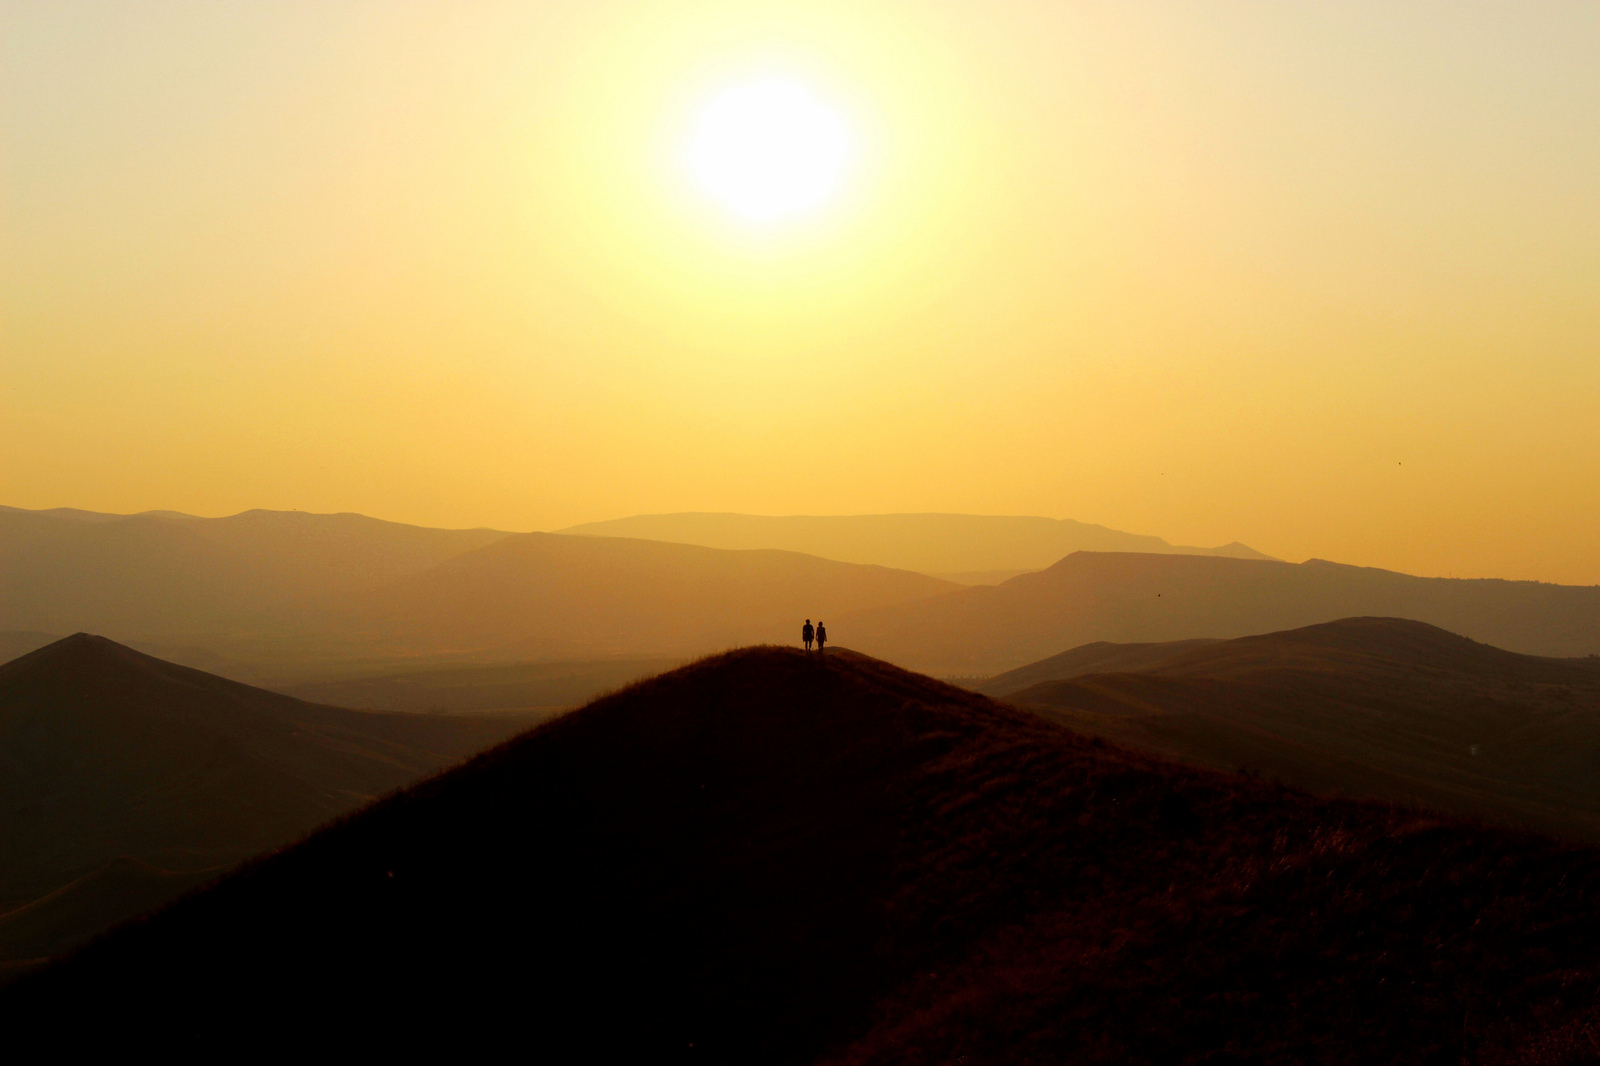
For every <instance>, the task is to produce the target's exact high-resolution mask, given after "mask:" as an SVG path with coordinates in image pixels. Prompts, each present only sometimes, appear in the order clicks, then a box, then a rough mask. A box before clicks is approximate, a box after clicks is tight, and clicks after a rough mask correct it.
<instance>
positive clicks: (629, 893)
mask: <svg viewBox="0 0 1600 1066" xmlns="http://www.w3.org/2000/svg"><path fill="white" fill-rule="evenodd" d="M1596 886H1600V854H1597V853H1596V852H1594V851H1590V850H1587V849H1568V848H1563V847H1561V846H1558V845H1556V844H1553V843H1551V842H1549V841H1547V840H1544V839H1541V838H1538V837H1534V836H1529V835H1522V834H1517V833H1514V832H1510V831H1503V830H1492V829H1484V828H1479V827H1474V826H1472V825H1468V824H1463V823H1454V822H1449V821H1440V820H1437V819H1430V818H1421V817H1418V816H1416V815H1413V814H1410V813H1407V812H1405V811H1402V810H1396V809H1391V808H1387V807H1381V806H1376V805H1365V804H1359V803H1353V802H1346V801H1331V800H1321V799H1314V798H1311V797H1309V796H1306V795H1303V794H1301V793H1297V792H1294V791H1292V790H1287V789H1283V788H1280V787H1276V786H1272V785H1269V784H1266V783H1262V782H1259V781H1254V780H1249V779H1245V778H1239V777H1233V776H1228V775H1221V774H1215V773H1210V772H1206V771H1201V770H1191V769H1185V768H1181V767H1177V766H1174V765H1171V764H1167V763H1162V762H1158V761H1154V760H1150V759H1147V758H1145V757H1142V756H1138V755H1134V754H1131V753H1127V752H1123V751H1120V750H1118V749H1115V748H1111V747H1107V746H1104V745H1101V744H1097V743H1095V742H1092V741H1090V740H1089V739H1087V738H1082V737H1079V736H1077V735H1074V734H1072V733H1070V732H1068V731H1066V730H1064V729H1061V728H1060V727H1058V726H1056V725H1054V724H1052V723H1050V722H1048V721H1046V720H1044V719H1042V718H1038V717H1035V716H1033V715H1029V714H1025V713H1023V712H1021V711H1018V710H1015V709H1012V708H1008V707H1006V706H1004V705H1000V704H996V703H993V702H991V701H989V700H988V699H986V698H984V697H981V696H977V695H974V694H971V693H967V692H963V691H961V690H958V689H954V688H951V687H948V686H945V685H941V684H939V683H937V682H934V681H931V680H930V679H928V678H924V677H918V676H915V675H911V674H907V673H905V672H903V671H900V670H898V669H895V668H893V667H890V666H888V665H887V664H884V663H880V662H876V661H873V660H869V659H865V658H862V657H859V656H853V655H849V654H848V653H839V654H836V655H834V656H832V657H831V658H829V659H828V660H827V661H826V662H820V661H818V660H816V659H812V658H807V657H805V656H804V655H802V654H801V653H799V652H798V651H793V650H782V649H751V650H746V651H740V652H735V653H730V654H728V655H724V656H721V657H718V658H715V659H710V660H706V661H704V662H700V663H697V664H694V665H691V666H688V667H685V668H683V669H680V670H678V671H675V672H673V673H671V674H667V675H663V676H661V677H658V678H655V679H652V680H650V681H646V682H643V683H641V684H639V685H638V686H636V687H634V688H632V689H630V690H627V691H624V692H622V693H619V694H617V695H614V696H611V697H608V698H606V699H603V700H600V701H598V702H596V703H595V704H593V705H591V706H589V707H588V708H586V709H584V710H581V711H578V712H576V713H574V714H572V715H569V716H567V717H565V718H562V719H558V720H557V721H555V722H553V723H550V724H549V725H546V726H543V727H541V728H539V729H538V730H536V731H533V732H531V733H528V734H525V735H523V736H520V737H518V738H516V739H514V740H512V741H510V742H508V743H507V744H505V745H503V746H502V747H500V748H498V749H496V750H495V751H493V752H490V753H487V754H485V755H483V756H480V757H479V758H477V759H475V760H473V761H472V762H471V763H469V764H467V765H465V766H463V767H461V768H459V769H456V770H454V771H451V772H449V773H447V774H445V775H443V776H441V777H438V778H435V779H433V780H431V781H429V782H426V783H424V784H422V785H419V786H416V787H414V788H411V789H409V790H407V791H405V792H403V793H400V794H398V795H396V796H394V797H391V798H389V799H387V800H385V801H383V802H381V803H379V804H377V805H375V806H372V807H369V808H367V809H365V810H363V811H361V812H359V813H358V814H355V815H353V816H351V817H349V818H347V819H346V820H344V821H342V822H340V823H338V824H336V825H334V826H331V827H328V828H326V829H324V830H322V831H321V832H319V833H318V834H316V835H315V836H313V837H311V838H310V839H308V840H307V841H305V842H303V843H301V844H299V845H297V846H296V847H294V848H292V849H290V850H288V851H285V852H282V853H279V854H277V855H274V856H271V857H268V858H265V859H263V860H261V861H258V862H255V863H253V864H251V865H249V866H248V867H246V868H244V869H243V870H241V871H240V872H238V873H236V874H234V875H232V876H230V877H229V878H227V879H226V880H224V881H223V882H221V883H220V884H218V885H216V886H214V887H212V888H211V889H208V890H207V891H205V892H204V893H202V894H200V895H197V896H194V897H191V898H189V899H187V900H185V901H183V902H181V903H179V904H178V905H176V906H174V907H172V908H170V909H168V910H166V911H164V912H162V913H160V914H158V915H156V916H154V917H152V918H150V919H148V920H146V921H144V922H141V923H139V924H137V925H134V926H131V927H127V928H124V929H122V930H120V931H118V932H116V933H114V934H112V935H111V936H109V937H108V938H106V939H104V940H102V941H99V942H97V943H96V944H94V945H92V946H90V947H89V948H88V949H86V950H85V951H83V952H82V953H80V954H79V955H77V956H76V957H74V958H72V959H70V960H68V961H66V962H65V963H63V964H60V965H57V966H55V967H53V968H51V969H49V970H47V971H44V972H42V973H39V974H36V975H34V976H32V977H30V978H25V979H24V980H23V981H21V982H19V983H18V984H16V985H14V986H13V987H12V988H11V989H10V990H8V991H7V992H6V993H4V994H3V995H0V1025H3V1026H4V1027H5V1031H6V1032H7V1034H8V1039H9V1040H11V1041H30V1040H38V1039H40V1038H41V1036H43V1035H48V1036H49V1038H50V1039H51V1040H52V1043H53V1046H54V1047H55V1048H58V1049H60V1052H61V1053H71V1052H73V1051H79V1050H82V1048H83V1047H85V1046H92V1045H98V1046H100V1047H102V1048H126V1047H140V1046H152V1045H155V1044H159V1046H161V1047H162V1048H164V1049H166V1050H167V1051H168V1052H169V1053H171V1052H172V1051H174V1050H176V1049H179V1048H184V1049H185V1050H187V1049H190V1048H192V1049H197V1050H199V1051H201V1053H212V1052H214V1051H215V1049H217V1048H219V1047H230V1048H231V1047H237V1046H240V1042H241V1041H248V1042H249V1044H250V1046H251V1047H252V1048H260V1047H263V1046H267V1045H278V1046H281V1047H283V1048H286V1049H287V1048H297V1049H304V1048H306V1047H317V1048H320V1049H343V1048H351V1049H360V1052H361V1054H362V1055H363V1056H364V1057H367V1058H373V1057H377V1056H380V1055H390V1054H405V1055H407V1056H408V1057H414V1056H416V1055H419V1054H424V1053H428V1052H429V1051H433V1052H440V1051H443V1052H446V1053H449V1054H450V1055H451V1056H452V1057H456V1058H460V1057H472V1056H475V1055H483V1054H487V1053H489V1052H490V1051H497V1052H498V1051H500V1050H501V1049H505V1048H515V1049H516V1053H517V1054H519V1055H525V1056H527V1057H530V1058H533V1059H535V1060H539V1061H549V1062H652V1063H655V1062H689V1061H707V1062H730V1063H786V1062H811V1061H825V1062H831V1063H841V1064H843V1063H851V1064H856V1063H885V1064H887V1063H894V1064H900V1063H919V1062H927V1063H932V1062H952V1063H954V1062H970V1063H979V1062H981V1063H986V1064H987V1063H1038V1062H1075V1063H1179V1062H1193V1063H1200V1062H1208V1063H1221V1062H1272V1063H1301V1062H1329V1063H1356V1062H1385V1063H1433V1062H1438V1063H1459V1062H1463V1061H1465V1062H1530V1061H1537V1062H1548V1063H1554V1062H1567V1061H1573V1062H1575V1061H1579V1059H1578V1057H1577V1055H1576V1054H1575V1052H1576V1051H1577V1050H1578V1049H1580V1048H1582V1047H1585V1046H1587V1045H1585V1044H1584V1043H1583V1041H1585V1040H1588V1039H1589V1038H1590V1036H1591V1034H1593V1033H1594V1031H1595V1030H1594V1028H1593V1027H1592V1026H1593V1022H1594V1020H1595V1011H1596V1006H1595V1003H1596V996H1597V993H1600V912H1597V909H1596V907H1595V906H1594V902H1595V901H1594V893H1595V891H1596ZM85 1020H87V1024H86V1023H85ZM189 1053H193V1052H189ZM1564 1055H1565V1057H1563V1056H1564Z"/></svg>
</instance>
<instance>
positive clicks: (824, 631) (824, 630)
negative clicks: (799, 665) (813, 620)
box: [817, 619, 828, 655]
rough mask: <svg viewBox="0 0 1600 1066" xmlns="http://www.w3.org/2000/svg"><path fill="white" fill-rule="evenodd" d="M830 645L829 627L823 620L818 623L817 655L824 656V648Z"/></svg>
mask: <svg viewBox="0 0 1600 1066" xmlns="http://www.w3.org/2000/svg"><path fill="white" fill-rule="evenodd" d="M826 643H828V627H827V626H825V625H823V624H822V622H821V620H820V619H819V620H818V621H817V654H818V655H821V654H822V646H823V645H824V644H826Z"/></svg>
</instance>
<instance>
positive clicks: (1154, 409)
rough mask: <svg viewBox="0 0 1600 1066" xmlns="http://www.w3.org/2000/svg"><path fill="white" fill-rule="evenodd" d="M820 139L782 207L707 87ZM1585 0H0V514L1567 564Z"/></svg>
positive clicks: (1598, 112)
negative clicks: (786, 95) (733, 172)
mask: <svg viewBox="0 0 1600 1066" xmlns="http://www.w3.org/2000/svg"><path fill="white" fill-rule="evenodd" d="M773 77H777V78H782V79H786V80H787V81H788V82H789V83H792V84H797V85H802V86H804V87H805V88H806V91H807V92H809V93H811V94H813V96H814V98H815V99H816V100H818V101H822V102H823V104H825V105H826V107H827V108H828V109H830V111H831V112H832V113H836V114H837V115H839V116H840V122H841V123H843V125H844V126H846V127H848V130H849V131H850V136H851V144H852V153H853V154H852V155H851V161H850V165H849V167H848V169H847V171H846V172H845V173H844V174H843V176H842V177H841V178H840V181H839V185H838V188H837V190H836V192H835V194H834V195H833V197H832V198H831V199H830V200H828V201H827V202H825V203H823V204H822V205H820V206H818V207H816V208H815V209H813V210H812V211H811V212H809V213H806V214H803V215H802V216H798V217H796V218H792V219H789V220H786V221H784V222H782V223H781V224H775V225H754V224H751V223H750V222H749V221H748V220H746V219H742V218H739V217H737V216H735V215H731V214H729V213H728V212H727V211H725V210H723V209H722V207H721V206H720V205H718V204H717V203H716V202H714V201H711V200H708V199H707V198H706V197H705V195H704V194H703V193H702V191H701V190H700V189H698V188H697V187H696V186H695V185H694V184H693V182H692V181H691V180H689V177H688V175H687V174H686V171H685V169H684V166H683V165H682V155H683V144H684V142H685V141H686V139H687V138H688V137H689V136H690V134H691V131H692V130H693V129H694V128H695V127H694V123H695V122H696V117H697V116H698V115H700V114H702V113H703V110H704V108H705V107H706V104H707V101H708V100H712V99H715V98H716V97H717V94H718V93H719V92H721V91H723V90H724V89H725V88H726V87H727V86H729V85H739V84H746V83H749V82H750V81H751V80H752V79H761V78H773ZM1596 116H1600V5H1595V4H1592V3H1572V4H1556V3H1549V4H1545V3H1527V2H1518V3H1474V4H1460V3H1454V2H1450V3H1445V2H1419V3H1407V4H1394V3H1392V2H1382V3H1358V2H1346V3H1340V4H1312V3H1304V4H1289V3H1265V2H1263V3H1250V4H1245V3H1227V2H1220V3H1198V2H1195V3H1186V4H1159V3H1147V4H1139V5H1131V4H1120V3H1116V4H1113V3H1102V4H1070V3H1030V4H1022V3H1002V2H988V0H986V2H977V0H964V2H953V0H946V2H942V3H940V2H921V3H877V2H873V0H852V2H848V3H826V2H794V3H781V2H780V3H771V4H751V3H747V2H740V3H731V2H730V3H717V2H700V0H682V2H674V3H670V4H669V3H653V4H643V3H607V2H600V0H585V2H583V3H561V4H554V3H551V4H529V3H517V4H512V3H436V4H406V3H399V2H393V0H386V2H383V3H359V2H340V3H326V2H322V0H318V2H287V0H285V2H270V3H269V2H266V0H262V2H259V3H243V2H240V3H228V4H218V3H210V2H201V0H193V2H188V3H169V2H162V0H146V2H141V3H138V4H127V3H121V2H107V3H88V2H60V3H47V2H43V0H31V2H15V0H12V2H5V3H0V503H7V504H11V505H13V506H21V507H51V506H76V507H86V508H92V509H96V510H112V511H134V510H142V509H147V508H171V509H176V510H183V511H189V512H193V513H198V514H225V513H231V512H234V511H238V510H243V509H245V508H249V507H270V508H284V509H287V508H300V509H303V510H318V511H341V510H353V511H361V512H364V513H367V514H372V515H376V516H379V517H384V518H392V519H398V520H403V521H412V522H418V523H423V524H428V525H449V526H474V525H492V526H498V527H501V528H508V529H549V528H556V527H560V526H564V525H567V524H571V523H575V522H580V521H586V520H592V519H600V518H608V517H615V516H619V515H624V514H631V513H637V512H652V511H675V510H731V511H747V512H756V513H777V514H782V513H862V512H886V511H964V512H974V513H997V514H1043V515H1052V516H1056V517H1070V518H1076V519H1079V520H1081V521H1088V522H1100V523H1104V524H1106V525H1110V526H1113V527H1117V528H1121V529H1127V530H1131V531H1135V532H1141V533H1155V534H1158V535H1160V536H1164V537H1167V538H1168V539H1170V540H1173V541H1175V542H1181V543H1200V544H1216V543H1222V542H1225V541H1231V540H1235V539H1237V540H1242V541H1245V542H1246V543H1248V544H1250V545H1252V546H1254V547H1256V548H1258V549H1260V550H1262V551H1266V552H1270V553H1272V554H1274V555H1278V556H1281V557H1284V558H1289V559H1296V560H1298V559H1303V558H1306V557H1310V556H1320V557H1323V558H1331V559H1336V560H1339V561H1342V562H1351V563H1362V564H1369V565H1375V566H1384V567H1389V568H1394V569H1400V570H1406V571H1410V572H1413V573H1421V574H1430V575H1433V574H1440V575H1443V574H1455V575H1458V576H1503V577H1519V578H1539V579H1543V580H1551V581H1562V582H1576V583H1585V584H1589V583H1600V125H1597V117H1596Z"/></svg>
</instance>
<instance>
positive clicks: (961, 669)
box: [828, 552, 1600, 675]
mask: <svg viewBox="0 0 1600 1066" xmlns="http://www.w3.org/2000/svg"><path fill="white" fill-rule="evenodd" d="M1357 615H1378V616H1386V617H1391V618H1415V619H1417V620H1419V621H1423V622H1427V623H1429V624H1431V625H1436V626H1441V627H1443V628H1445V629H1448V630H1450V631H1451V632H1453V633H1463V634H1465V635H1467V636H1469V637H1471V638H1472V639H1474V640H1481V641H1485V642H1487V643H1490V644H1493V645H1495V646H1496V647H1500V648H1510V649H1511V650H1513V651H1520V652H1525V653H1527V654H1530V655H1568V656H1570V655H1589V654H1593V653H1600V585H1591V586H1578V585H1546V584H1542V583H1540V582H1536V581H1499V580H1471V581H1469V580H1461V579H1454V578H1429V577H1412V576H1410V575H1409V574H1397V573H1393V572H1392V571H1388V570H1377V569H1373V568H1371V567H1362V566H1344V565H1341V564H1339V563H1329V562H1323V561H1322V560H1320V559H1313V560H1311V561H1310V562H1305V563H1282V562H1277V561H1274V560H1261V559H1218V558H1206V557H1204V556H1198V555H1150V554H1135V553H1124V552H1077V553H1074V554H1072V555H1069V556H1067V557H1066V558H1065V559H1062V560H1061V561H1060V562H1058V563H1056V564H1055V565H1054V566H1052V567H1050V568H1049V569H1048V570H1042V571H1040V572H1039V573H1037V574H1024V575H1022V576H1021V577H1016V578H1012V579H1011V580H1010V581H1007V582H1005V583H1003V584H1001V585H998V586H994V587H986V588H968V589H961V590H960V591H957V592H952V593H948V594H946V595H944V596H940V597H937V598H935V599H932V600H928V601H926V602H925V603H916V604H908V605H901V606H884V607H878V608H873V609H871V610H864V611H861V612H858V613H855V614H852V615H849V616H846V617H839V618H835V617H830V618H828V623H829V631H830V632H831V633H833V634H834V635H835V636H836V637H837V639H838V640H839V641H840V642H841V643H844V644H848V645H849V646H850V647H852V648H860V649H861V650H863V651H866V652H870V653H872V654H873V655H879V656H882V657H883V658H885V659H889V660H891V661H893V662H896V663H900V664H901V665H903V666H907V667H911V668H913V669H919V670H927V671H929V672H931V673H938V674H942V675H973V674H994V673H999V672H1000V671H1003V670H1012V669H1015V668H1017V667H1019V666H1022V665H1024V664H1026V663H1031V662H1036V661H1038V660H1040V659H1042V658H1044V657H1045V656H1047V655H1053V654H1055V653H1057V652H1059V651H1060V650H1061V649H1062V648H1072V647H1076V646H1078V645H1081V644H1088V643H1090V642H1091V641H1102V640H1103V641H1116V642H1119V643H1126V642H1135V641H1137V642H1157V641H1171V640H1190V639H1194V638H1200V637H1214V638H1216V637H1220V638H1229V637H1242V636H1246V635H1248V634H1251V633H1270V632H1273V631H1274V630H1280V629H1293V628H1295V627H1297V626H1307V625H1315V624H1316V623H1318V622H1332V621H1334V620H1336V619H1339V618H1350V617H1353V616H1357Z"/></svg>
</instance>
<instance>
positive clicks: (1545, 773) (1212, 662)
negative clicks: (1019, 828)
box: [989, 618, 1600, 843]
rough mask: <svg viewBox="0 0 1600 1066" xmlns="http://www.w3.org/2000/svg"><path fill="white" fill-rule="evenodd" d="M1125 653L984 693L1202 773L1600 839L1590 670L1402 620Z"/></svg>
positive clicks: (1599, 723)
mask: <svg viewBox="0 0 1600 1066" xmlns="http://www.w3.org/2000/svg"><path fill="white" fill-rule="evenodd" d="M1132 647H1133V648H1135V649H1138V652H1139V654H1140V656H1141V657H1142V662H1134V661H1131V660H1130V661H1127V662H1123V663H1120V664H1117V665H1115V666H1114V667H1113V668H1112V670H1106V671H1105V672H1102V671H1101V669H1100V668H1099V667H1091V670H1089V671H1078V673H1077V674H1068V673H1066V672H1065V671H1066V670H1068V669H1071V670H1077V666H1079V665H1082V664H1081V663H1077V664H1074V663H1071V662H1070V657H1071V656H1072V654H1073V653H1068V655H1067V656H1058V657H1056V658H1054V659H1051V660H1045V662H1043V663H1040V664H1037V665H1036V666H1035V667H1029V668H1025V669H1024V670H1022V671H1016V672H1014V674H1017V675H1022V674H1027V673H1029V672H1030V671H1031V672H1033V673H1035V674H1037V673H1040V672H1043V671H1044V670H1045V669H1048V670H1049V672H1051V673H1053V674H1054V675H1055V677H1056V678H1057V679H1056V680H1047V681H1041V682H1039V683H1037V684H1033V685H1032V686H1030V687H1024V688H1021V689H1020V690H1018V689H1016V688H1014V686H1015V684H1016V680H1017V678H1016V677H1015V676H1009V677H1001V678H995V679H993V680H992V681H991V682H989V686H990V687H993V688H994V689H996V690H1008V691H1007V698H1008V699H1010V700H1011V701H1012V702H1015V703H1017V704H1019V705H1026V706H1029V707H1031V708H1034V709H1037V710H1041V711H1043V712H1044V713H1047V714H1049V715H1051V716H1052V717H1055V718H1056V719H1058V720H1059V721H1062V722H1064V723H1065V724H1067V725H1069V726H1071V727H1072V728H1074V729H1078V730H1081V731H1083V732H1088V733H1093V734H1095V735H1098V736H1102V737H1106V738H1107V739H1111V740H1115V741H1117V742H1119V743H1122V744H1127V745H1130V746H1133V747H1138V748H1142V749H1145V750H1149V751H1154V752H1158V753H1160V754H1163V755H1166V756H1170V757H1174V758H1179V759H1184V760H1186V761H1190V762H1196V763H1199V764H1201V765H1208V766H1217V767H1225V768H1229V769H1232V768H1235V767H1249V768H1251V769H1253V770H1255V771H1258V772H1261V773H1265V774H1268V775H1269V776H1272V777H1274V778H1277V779H1280V780H1283V781H1286V782H1289V783H1291V784H1295V785H1299V786H1301V787H1304V788H1311V789H1316V790H1319V791H1328V792H1341V793H1344V794H1346V795H1359V796H1371V797H1377V798H1383V799H1390V800H1395V801H1397V802H1402V803H1412V804H1425V805H1427V806H1429V807H1433V808H1436V809H1440V810H1451V811H1456V812H1459V813H1462V814H1469V815H1475V816H1479V817H1484V818H1490V819H1494V820H1497V821H1501V822H1510V823H1514V824H1522V825H1530V826H1534V827H1536V828H1539V829H1542V830H1544V831H1546V832H1551V833H1557V834H1560V835H1563V836H1569V837H1576V838H1581V839H1585V840H1589V841H1594V842H1597V843H1600V777H1597V776H1596V773H1595V769H1596V767H1600V659H1549V658H1540V657H1537V656H1532V655H1518V654H1514V653H1512V652H1507V651H1502V650H1501V649H1499V648H1494V647H1490V646H1489V645H1486V644H1480V643H1477V642H1475V641H1472V640H1468V639H1467V638H1465V637H1460V636H1457V635H1455V634H1453V633H1447V632H1445V631H1444V630H1442V629H1438V628H1436V627H1434V626H1430V625H1425V624H1423V623H1421V622H1412V621H1407V620H1404V619H1399V618H1349V619H1344V620H1342V621H1338V622H1331V623H1327V624H1323V625H1316V626H1310V627H1307V628H1304V629H1297V630H1292V631H1289V632H1283V633H1269V634H1265V635H1262V636H1254V637H1241V638H1239V639H1237V640H1228V641H1212V642H1206V643H1204V644H1200V645H1196V644H1194V643H1193V642H1179V643H1176V644H1171V645H1134V646H1132ZM1163 649H1164V650H1165V653H1166V654H1164V655H1163V654H1161V652H1162V651H1163ZM1083 650H1084V651H1090V650H1092V649H1083ZM1098 657H1099V658H1100V659H1101V661H1102V662H1109V661H1110V657H1109V656H1107V655H1106V653H1105V652H1104V650H1103V649H1101V650H1100V651H1099V656H1098ZM1113 671H1114V672H1113ZM1080 675H1081V676H1080Z"/></svg>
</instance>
